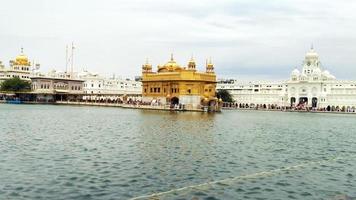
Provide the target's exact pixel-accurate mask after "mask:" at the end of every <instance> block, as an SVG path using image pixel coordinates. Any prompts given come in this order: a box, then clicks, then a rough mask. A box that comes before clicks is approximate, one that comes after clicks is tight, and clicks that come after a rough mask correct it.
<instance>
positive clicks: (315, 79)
mask: <svg viewBox="0 0 356 200" xmlns="http://www.w3.org/2000/svg"><path fill="white" fill-rule="evenodd" d="M217 89H226V90H229V91H230V93H231V94H232V96H233V98H234V99H235V101H236V103H237V104H241V105H248V106H249V107H251V106H252V107H254V106H257V105H273V106H275V107H291V108H309V109H320V110H329V111H331V110H352V111H355V107H356V81H343V80H337V79H336V78H335V76H333V75H332V74H330V72H329V71H327V70H324V69H323V68H322V66H321V63H320V59H319V55H318V53H317V52H316V51H315V50H314V48H313V47H312V48H311V49H310V50H309V51H308V52H307V54H306V55H305V59H304V61H303V64H302V68H301V71H300V70H298V69H297V68H296V69H294V70H293V71H292V73H291V75H290V78H289V79H288V80H286V81H275V82H273V81H265V82H262V81H251V82H241V81H236V80H220V81H219V82H218V86H217Z"/></svg>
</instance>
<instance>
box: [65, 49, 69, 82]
mask: <svg viewBox="0 0 356 200" xmlns="http://www.w3.org/2000/svg"><path fill="white" fill-rule="evenodd" d="M65 72H66V76H67V73H68V45H66V71H65Z"/></svg>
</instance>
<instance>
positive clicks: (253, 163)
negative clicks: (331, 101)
mask: <svg viewBox="0 0 356 200" xmlns="http://www.w3.org/2000/svg"><path fill="white" fill-rule="evenodd" d="M355 117H356V116H353V115H328V114H311V113H281V112H257V111H256V112H255V111H248V112H246V111H224V112H223V113H221V114H219V113H216V114H207V113H174V112H173V113H171V112H156V111H142V110H128V109H118V108H100V107H72V106H43V105H42V106H38V105H0V119H1V120H0V127H1V131H0V155H1V156H0V170H1V173H0V180H1V181H0V197H1V198H4V199H130V198H134V197H139V196H142V195H146V194H153V193H159V192H165V191H175V192H172V193H165V194H164V195H161V196H160V199H192V198H194V199H303V200H304V199H334V198H336V197H345V198H346V197H354V196H356V193H355V190H354V188H355V187H356V179H355V175H356V168H355V167H354V166H355V165H356V158H355V157H356V134H354V131H352V130H354V128H355V125H354V124H355ZM333 158H337V159H336V160H333ZM319 161H320V162H322V163H319V164H311V163H318V162H319ZM324 161H325V162H324ZM300 164H303V165H302V166H300ZM296 166H300V167H296ZM286 167H291V168H290V169H293V170H287V169H288V168H286ZM276 170H277V171H276ZM278 170H279V171H278ZM276 172H278V173H276ZM261 174H262V175H263V176H262V175H261ZM260 175H261V176H260ZM251 177H252V178H251ZM205 183H210V184H205ZM211 183H213V184H211ZM201 184H203V185H201ZM204 184H205V185H204ZM199 185H201V186H199ZM187 186H194V187H192V188H189V189H185V190H179V188H185V187H187ZM196 186H198V187H196ZM177 189H178V190H177ZM338 195H339V196H338ZM342 195H343V196H342ZM1 198H0V199H1Z"/></svg>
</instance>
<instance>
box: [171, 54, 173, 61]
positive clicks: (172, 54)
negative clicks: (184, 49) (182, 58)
mask: <svg viewBox="0 0 356 200" xmlns="http://www.w3.org/2000/svg"><path fill="white" fill-rule="evenodd" d="M171 61H174V58H173V53H171Z"/></svg>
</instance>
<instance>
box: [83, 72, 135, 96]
mask: <svg viewBox="0 0 356 200" xmlns="http://www.w3.org/2000/svg"><path fill="white" fill-rule="evenodd" d="M78 77H79V78H80V79H82V80H84V93H85V94H113V95H141V92H142V86H141V82H140V81H136V80H132V79H129V78H126V79H122V78H115V77H112V78H106V77H104V76H101V75H99V74H97V73H91V72H88V71H83V72H81V73H79V76H78Z"/></svg>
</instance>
